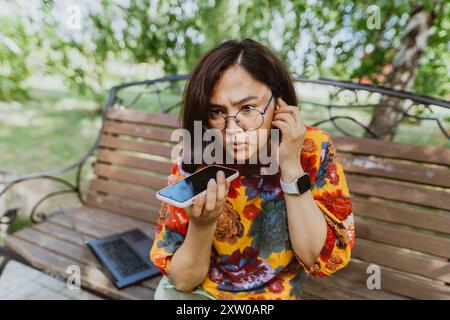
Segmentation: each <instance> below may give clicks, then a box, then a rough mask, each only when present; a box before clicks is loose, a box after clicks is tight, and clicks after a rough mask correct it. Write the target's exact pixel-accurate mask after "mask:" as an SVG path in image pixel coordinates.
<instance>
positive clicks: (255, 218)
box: [150, 126, 355, 300]
mask: <svg viewBox="0 0 450 320" xmlns="http://www.w3.org/2000/svg"><path fill="white" fill-rule="evenodd" d="M306 129H307V131H306V136H305V140H304V144H303V146H302V148H301V150H299V157H300V160H301V165H302V168H303V170H304V171H305V172H307V173H308V174H309V175H310V178H311V183H312V189H311V193H312V195H313V198H314V200H315V201H316V204H317V206H318V207H319V208H320V210H321V211H322V212H323V214H324V216H325V220H326V222H327V236H326V240H325V242H324V245H323V247H322V250H321V252H320V254H319V256H318V257H317V259H316V261H315V263H314V264H313V265H312V266H311V267H310V268H307V267H306V266H305V265H304V264H303V263H302V262H301V261H300V259H298V258H297V257H296V255H295V253H294V252H293V251H292V249H291V247H290V240H289V231H288V228H287V212H286V207H285V203H284V195H283V192H282V191H280V190H281V189H280V186H279V174H280V172H278V173H277V174H276V175H273V176H257V175H256V176H255V175H251V176H248V177H246V176H242V175H241V176H239V178H236V179H235V180H233V181H232V183H231V186H230V191H229V193H228V197H227V203H226V206H225V209H224V211H223V212H222V214H221V215H220V216H219V218H218V221H217V227H216V232H215V237H214V241H213V243H212V250H211V251H212V253H211V265H210V270H209V272H208V275H207V277H206V278H205V280H204V281H203V283H202V284H201V286H202V287H203V289H204V290H206V291H207V292H208V293H210V294H211V295H213V296H214V297H216V298H218V299H250V300H260V299H300V298H301V292H302V291H303V288H304V284H305V281H307V279H308V278H309V277H325V276H328V275H331V274H333V273H335V272H336V271H338V270H340V269H342V268H343V267H345V266H346V265H347V264H348V262H349V261H350V256H351V249H352V248H353V246H354V243H355V227H354V220H353V208H352V201H351V197H350V194H349V190H348V186H347V183H346V180H345V176H344V172H343V169H342V165H341V162H340V159H339V157H338V155H337V152H336V148H335V147H334V145H333V143H332V141H331V138H330V136H329V135H328V134H327V133H326V132H325V131H323V130H321V129H318V128H316V127H312V126H307V127H306ZM186 175H187V173H185V172H183V170H182V169H181V160H180V159H178V160H177V161H176V162H175V163H174V164H173V165H172V170H171V175H170V176H169V178H168V183H173V182H174V181H177V180H179V179H182V178H183V177H185V176H186ZM188 226H189V218H188V217H187V215H186V212H185V210H184V209H179V208H176V207H174V206H172V205H169V204H167V203H162V204H161V210H160V213H159V218H158V220H157V223H156V228H155V241H154V243H153V246H152V249H151V252H150V258H151V260H152V261H153V263H154V264H155V265H156V266H157V267H158V268H159V269H160V270H161V271H162V272H163V274H165V275H168V270H170V260H171V258H172V256H173V254H174V252H175V251H176V250H177V248H178V247H179V246H181V244H182V242H183V239H184V238H185V236H186V233H187V229H188Z"/></svg>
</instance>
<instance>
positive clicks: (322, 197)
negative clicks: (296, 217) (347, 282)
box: [297, 132, 355, 278]
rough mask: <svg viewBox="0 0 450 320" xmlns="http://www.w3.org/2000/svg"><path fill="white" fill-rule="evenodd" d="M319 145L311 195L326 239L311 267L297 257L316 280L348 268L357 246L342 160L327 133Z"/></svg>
mask: <svg viewBox="0 0 450 320" xmlns="http://www.w3.org/2000/svg"><path fill="white" fill-rule="evenodd" d="M320 142H321V148H320V159H319V166H318V171H317V174H316V175H315V176H314V175H313V176H312V179H311V180H312V181H311V183H312V190H311V193H312V195H313V198H314V200H315V201H316V204H317V206H318V207H319V208H320V210H321V211H322V212H323V214H324V217H325V220H326V222H327V236H326V240H325V243H324V246H323V248H322V250H321V252H320V255H319V256H318V257H317V259H316V261H315V262H314V264H313V265H312V266H311V267H310V268H307V267H306V266H305V265H304V264H303V263H302V262H301V261H300V259H298V257H297V260H299V262H300V265H301V266H302V267H303V269H304V270H305V271H306V272H307V273H309V274H311V275H312V276H313V277H315V278H320V277H325V276H329V275H331V274H333V273H334V272H336V271H338V270H339V269H342V268H343V267H345V266H346V265H347V264H348V263H349V261H350V257H351V249H352V248H353V246H354V243H355V226H354V220H353V210H352V201H351V197H350V193H349V189H348V186H347V182H346V180H345V176H344V171H343V168H342V164H341V160H340V158H339V156H338V155H337V154H336V149H335V147H334V145H333V142H332V140H331V137H330V136H329V135H328V134H327V133H325V132H323V139H321V140H320ZM310 177H311V175H310Z"/></svg>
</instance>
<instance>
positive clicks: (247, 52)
mask: <svg viewBox="0 0 450 320" xmlns="http://www.w3.org/2000/svg"><path fill="white" fill-rule="evenodd" d="M234 65H240V66H242V67H243V68H244V69H245V70H246V71H247V72H248V73H249V74H250V75H251V76H252V77H253V78H254V79H255V80H257V81H259V82H261V83H264V84H265V85H267V86H268V87H269V88H270V89H271V90H272V92H274V93H275V95H276V96H277V97H281V98H282V99H283V100H284V101H285V102H286V103H287V104H288V105H294V106H295V105H297V95H296V92H295V87H294V81H293V79H292V76H291V74H290V73H289V71H288V70H287V68H286V67H285V66H284V64H283V62H282V61H281V60H280V59H278V58H277V57H276V56H275V55H274V54H273V53H272V52H271V51H270V50H269V49H268V48H267V47H265V46H264V45H262V44H261V43H259V42H256V41H254V40H251V39H245V40H242V41H236V40H228V41H225V42H223V43H221V44H220V45H219V46H217V47H215V48H213V49H211V50H209V51H208V52H207V53H206V54H205V55H204V56H203V57H201V59H200V60H199V61H198V63H197V65H196V66H195V68H194V70H193V72H192V73H191V76H190V78H189V80H188V82H187V83H186V87H185V89H184V95H183V106H182V110H181V112H182V115H181V118H182V126H183V128H184V129H186V130H187V131H188V132H189V133H190V136H191V137H194V121H202V123H207V120H208V119H207V114H208V111H209V105H210V98H211V96H212V94H213V90H214V87H215V85H216V83H217V82H218V81H219V79H220V78H221V76H222V74H223V73H224V72H225V71H226V70H227V69H228V68H230V67H231V66H234ZM192 144H193V141H192ZM191 150H192V152H191V157H192V159H191V162H190V164H187V163H184V162H183V166H182V169H183V170H184V171H187V172H190V173H192V172H194V171H195V170H196V168H197V166H198V165H196V164H193V163H194V162H193V156H194V148H191ZM201 151H202V150H201ZM197 152H199V150H197Z"/></svg>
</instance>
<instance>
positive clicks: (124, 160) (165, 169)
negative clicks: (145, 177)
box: [97, 149, 171, 175]
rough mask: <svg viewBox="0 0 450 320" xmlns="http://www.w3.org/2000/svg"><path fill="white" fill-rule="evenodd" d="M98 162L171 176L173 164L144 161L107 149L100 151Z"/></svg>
mask: <svg viewBox="0 0 450 320" xmlns="http://www.w3.org/2000/svg"><path fill="white" fill-rule="evenodd" d="M97 161H102V162H106V163H113V164H120V165H125V166H129V167H132V168H137V169H144V170H148V171H150V172H157V173H162V174H166V175H169V174H170V168H171V163H170V162H169V161H157V160H153V159H144V158H140V157H134V156H130V155H126V154H123V153H119V152H117V151H110V150H107V149H100V150H99V152H98V154H97Z"/></svg>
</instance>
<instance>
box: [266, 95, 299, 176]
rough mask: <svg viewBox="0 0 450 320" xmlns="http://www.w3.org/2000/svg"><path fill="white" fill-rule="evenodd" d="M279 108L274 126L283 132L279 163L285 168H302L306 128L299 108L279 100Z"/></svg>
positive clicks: (273, 121) (273, 122)
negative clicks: (302, 151)
mask: <svg viewBox="0 0 450 320" xmlns="http://www.w3.org/2000/svg"><path fill="white" fill-rule="evenodd" d="M277 105H278V108H277V109H276V110H275V112H274V116H273V120H272V124H273V125H274V126H275V127H277V128H278V129H280V130H281V137H282V139H281V143H280V147H279V159H280V160H279V161H280V167H281V171H283V168H289V167H298V166H299V167H300V168H301V165H300V151H301V148H302V146H303V142H304V140H305V134H306V128H305V124H304V123H303V119H302V117H301V115H300V109H299V107H297V106H290V105H288V104H287V103H286V102H284V101H283V99H281V98H277Z"/></svg>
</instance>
